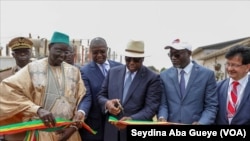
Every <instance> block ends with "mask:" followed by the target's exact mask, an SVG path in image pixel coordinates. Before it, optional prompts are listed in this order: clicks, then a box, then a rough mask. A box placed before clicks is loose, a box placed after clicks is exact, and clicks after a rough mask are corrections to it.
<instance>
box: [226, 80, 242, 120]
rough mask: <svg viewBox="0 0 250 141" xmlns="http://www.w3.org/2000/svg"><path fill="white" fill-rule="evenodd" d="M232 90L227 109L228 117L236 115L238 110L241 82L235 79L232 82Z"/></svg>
mask: <svg viewBox="0 0 250 141" xmlns="http://www.w3.org/2000/svg"><path fill="white" fill-rule="evenodd" d="M232 85H233V86H232V90H231V92H230V99H229V100H228V103H227V111H228V118H232V117H233V116H234V115H235V112H236V102H237V99H238V97H237V86H238V85H239V82H237V81H234V82H233V83H232Z"/></svg>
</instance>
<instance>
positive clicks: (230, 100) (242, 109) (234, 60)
mask: <svg viewBox="0 0 250 141" xmlns="http://www.w3.org/2000/svg"><path fill="white" fill-rule="evenodd" d="M225 57H226V70H227V73H228V76H229V78H227V79H225V80H222V81H220V82H218V84H217V93H218V98H219V111H218V114H217V117H216V124H222V125H228V124H230V125H250V76H249V75H248V74H247V73H248V72H249V70H250V47H247V46H241V45H237V46H234V47H232V48H231V49H230V50H229V51H228V52H227V53H226V55H225ZM235 83H236V85H235ZM232 90H233V91H232Z"/></svg>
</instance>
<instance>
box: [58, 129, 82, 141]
mask: <svg viewBox="0 0 250 141" xmlns="http://www.w3.org/2000/svg"><path fill="white" fill-rule="evenodd" d="M75 131H77V129H76V128H73V127H68V128H65V129H62V130H59V131H56V134H59V135H60V137H59V140H58V141H67V140H68V139H69V138H70V136H71V135H72V134H73V133H74V132H75Z"/></svg>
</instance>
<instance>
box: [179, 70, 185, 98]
mask: <svg viewBox="0 0 250 141" xmlns="http://www.w3.org/2000/svg"><path fill="white" fill-rule="evenodd" d="M180 74H181V80H180V90H181V97H182V98H183V97H184V95H185V78H184V74H185V71H184V70H181V72H180Z"/></svg>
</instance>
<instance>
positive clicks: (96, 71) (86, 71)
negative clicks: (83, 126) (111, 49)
mask: <svg viewBox="0 0 250 141" xmlns="http://www.w3.org/2000/svg"><path fill="white" fill-rule="evenodd" d="M108 62H109V64H110V68H112V67H114V66H118V65H122V64H121V63H119V62H115V61H112V60H108ZM80 72H81V75H82V79H83V81H84V85H85V87H86V89H87V91H86V95H85V96H84V97H83V99H82V101H81V102H80V104H79V106H78V110H83V111H84V112H85V113H86V120H85V122H86V123H87V124H88V125H89V126H90V127H91V128H92V129H94V130H96V131H97V134H96V135H92V134H90V133H89V132H88V131H86V130H80V134H81V136H82V137H83V138H84V139H85V140H87V139H89V140H102V139H103V128H104V120H105V116H104V115H103V114H102V113H101V110H100V106H99V104H98V102H97V99H96V95H97V93H98V92H99V91H100V89H101V85H102V82H103V80H104V78H105V77H104V75H103V73H102V72H101V70H100V68H99V67H98V65H97V64H96V63H95V62H93V61H92V62H90V63H89V64H87V65H85V66H83V67H81V69H80Z"/></svg>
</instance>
